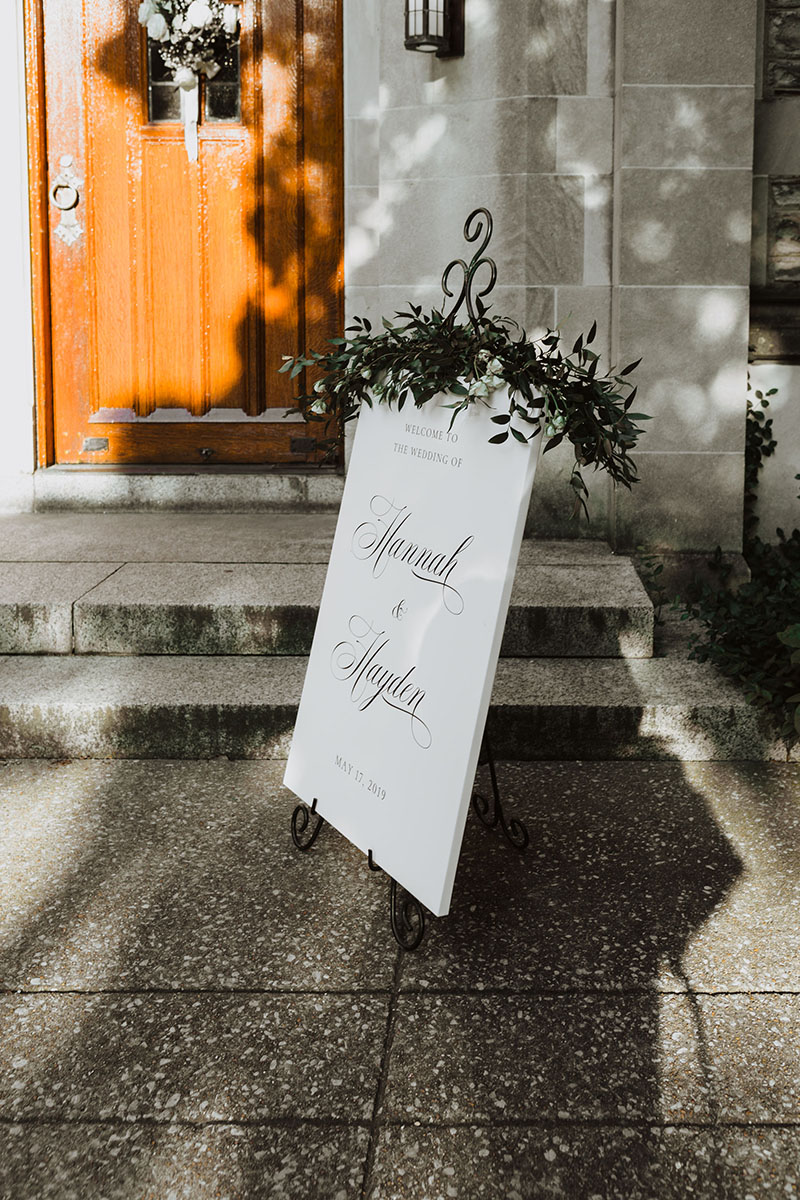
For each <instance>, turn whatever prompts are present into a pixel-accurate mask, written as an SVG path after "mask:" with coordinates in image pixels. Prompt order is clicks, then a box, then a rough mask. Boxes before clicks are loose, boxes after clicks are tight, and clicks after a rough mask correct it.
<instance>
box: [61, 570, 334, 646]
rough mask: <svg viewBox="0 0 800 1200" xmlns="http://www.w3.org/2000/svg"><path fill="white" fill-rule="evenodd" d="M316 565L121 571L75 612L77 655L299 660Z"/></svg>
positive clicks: (316, 596)
mask: <svg viewBox="0 0 800 1200" xmlns="http://www.w3.org/2000/svg"><path fill="white" fill-rule="evenodd" d="M325 571H326V568H325V567H324V566H322V565H320V566H312V565H306V564H303V565H295V564H287V563H283V564H280V565H277V564H276V565H262V564H245V563H237V564H235V565H234V564H228V565H227V566H226V565H224V564H213V563H179V564H172V563H163V564H147V565H142V564H136V565H135V566H132V565H128V566H124V567H122V569H121V570H120V571H118V572H117V573H116V575H115V576H113V577H112V579H110V580H108V581H107V583H106V585H105V586H103V585H101V586H99V587H96V588H93V589H92V590H91V591H89V592H87V594H86V595H85V596H84V597H83V599H82V600H81V601H79V602H78V603H77V604H76V606H75V652H76V653H77V654H307V653H308V652H309V650H310V649H311V639H312V637H313V635H314V626H315V624H316V620H317V613H318V611H319V602H320V597H321V596H322V586H323V583H324V581H325Z"/></svg>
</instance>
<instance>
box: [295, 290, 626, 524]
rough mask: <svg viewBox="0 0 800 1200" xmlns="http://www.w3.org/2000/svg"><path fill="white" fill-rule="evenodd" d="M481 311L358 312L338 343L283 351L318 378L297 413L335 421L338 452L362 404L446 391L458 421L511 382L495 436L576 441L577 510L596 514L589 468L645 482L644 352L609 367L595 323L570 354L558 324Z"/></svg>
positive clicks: (412, 400)
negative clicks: (528, 328) (602, 366)
mask: <svg viewBox="0 0 800 1200" xmlns="http://www.w3.org/2000/svg"><path fill="white" fill-rule="evenodd" d="M479 311H480V321H479V323H478V324H477V326H473V325H456V324H453V323H452V322H451V321H449V320H448V319H447V318H446V317H444V316H443V315H442V313H441V312H438V311H437V310H435V309H434V310H433V311H432V312H430V313H424V312H423V311H422V309H421V308H420V307H419V306H417V305H414V304H412V305H410V306H409V311H408V312H398V313H396V314H395V315H396V317H397V318H398V319H399V321H400V324H392V323H391V322H390V321H388V320H386V319H385V318H384V319H383V330H382V332H380V333H377V334H373V332H372V326H371V324H370V322H369V321H368V320H367V319H366V318H363V317H356V318H355V320H354V322H353V324H352V325H351V326H349V327H348V329H346V330H345V334H346V335H350V336H345V337H339V338H331V341H330V344H331V346H332V347H333V348H332V349H330V350H327V351H325V352H319V351H315V350H311V351H309V352H308V353H307V354H306V355H303V356H300V357H295V358H292V357H290V356H288V355H286V356H285V361H284V364H283V366H282V367H281V368H280V370H281V371H288V372H289V373H290V375H291V377H292V378H296V377H297V376H298V375H299V374H300V373H301V371H303V370H305V369H306V368H313V373H314V376H315V377H316V382H315V383H314V384H313V387H312V388H311V390H310V391H308V392H305V393H304V394H302V395H299V396H298V397H297V405H298V407H297V409H295V410H293V411H296V412H300V413H301V414H302V416H303V417H304V418H305V419H306V420H308V421H323V422H329V421H330V420H331V419H333V420H334V421H335V423H336V425H335V428H336V432H335V435H334V436H333V437H329V438H327V439H323V442H324V443H325V444H326V445H327V448H328V449H329V450H330V451H331V452H333V451H334V450H335V447H336V446H337V445H338V442H339V439H340V438H341V436H342V433H343V430H344V426H345V425H346V423H347V422H348V421H350V420H352V419H353V418H355V417H357V416H358V413H359V410H360V408H361V405H362V404H367V405H369V406H372V404H374V403H376V402H378V403H383V404H396V405H397V407H398V409H402V408H403V406H404V405H405V404H413V405H415V406H416V407H417V408H421V407H422V406H423V405H424V404H426V403H427V402H428V401H430V400H432V399H433V397H434V396H437V395H439V394H440V393H443V392H447V393H449V394H450V395H452V397H453V400H452V402H451V403H450V404H449V405H448V406H447V407H449V408H452V410H453V420H455V418H456V417H457V416H458V414H459V413H460V412H463V411H464V409H466V408H467V407H468V406H469V405H471V404H477V403H484V404H488V401H489V397H490V396H492V395H493V394H494V393H495V392H497V390H498V389H500V388H502V387H505V388H506V390H507V395H508V407H507V409H504V411H502V412H498V413H496V414H495V415H494V416H492V418H491V420H492V421H493V422H494V423H495V424H496V425H497V426H499V427H500V428H499V430H498V432H497V433H496V434H495V435H494V436H493V437H491V438H489V441H490V442H495V443H501V442H505V441H506V440H507V439H508V437H509V436H511V437H513V438H515V439H516V440H517V441H519V442H529V441H531V440H532V439H533V438H535V437H537V436H538V435H539V433H540V432H543V434H544V436H545V437H546V438H547V439H548V443H547V445H546V446H545V451H548V450H552V449H554V448H555V447H556V446H557V445H559V444H560V443H561V442H562V441H564V440H565V439H566V440H567V441H569V442H571V443H572V447H573V450H574V454H575V463H574V465H573V469H572V473H571V477H570V485H571V487H572V489H573V491H574V497H575V503H574V514H577V513H578V512H579V511H580V509H581V507H583V509H584V511H585V512H586V513H587V516H588V509H587V508H586V497H587V496H588V488H587V487H586V484H585V482H584V480H583V477H582V475H581V469H582V468H585V467H589V466H591V467H592V468H593V469H594V470H598V469H601V470H605V471H607V472H608V473H609V475H610V476H611V478H612V479H613V480H614V481H615V482H616V483H620V484H622V485H623V487H626V488H628V489H630V488H631V486H632V485H633V484H634V483H636V482H638V476H637V474H636V464H635V463H634V461H633V459H632V458H631V451H632V450H633V448H634V447H635V445H636V443H637V440H638V438H639V436H640V435H641V433H642V430H641V429H640V428H639V427H638V425H636V424H635V422H636V421H645V420H649V418H648V417H647V415H646V414H645V413H635V412H631V411H630V409H631V405H632V404H633V401H634V398H635V396H636V388H635V387H634V386H633V384H632V383H631V382H630V381H629V380H628V379H627V378H626V376H628V375H630V374H631V372H632V371H634V370H635V368H636V367H637V366H638V365H639V362H640V361H641V360H640V359H639V360H637V361H636V362H633V363H630V364H629V365H628V366H626V367H625V368H623V370H621V371H620V372H619V373H617V374H613V373H612V374H608V375H602V374H600V372H599V370H598V367H599V356H598V355H597V354H596V353H595V352H594V351H593V350H591V349H590V346H591V343H592V342H593V341H594V338H595V334H596V332H597V323H596V322H595V323H594V324H593V325H592V328H591V329H590V331H589V333H588V334H587V335H586V336H585V337H584V336H583V335H581V336H580V337H579V338H578V339H577V340H576V342H575V344H574V345H573V347H572V350H571V352H570V353H569V354H568V355H565V354H564V353H563V352H562V350H561V348H560V346H561V334H560V333H559V332H558V331H557V330H551V331H548V333H547V334H546V336H545V337H543V338H541V339H540V340H538V341H533V340H531V339H529V338H528V336H527V334H526V333H525V331H524V330H523V329H521V328H520V326H519V325H517V323H516V322H515V321H511V320H509V319H508V318H505V317H492V318H490V317H488V316H487V310H486V309H485V308H484V307H483V306H482V305H481V306H480V310H479Z"/></svg>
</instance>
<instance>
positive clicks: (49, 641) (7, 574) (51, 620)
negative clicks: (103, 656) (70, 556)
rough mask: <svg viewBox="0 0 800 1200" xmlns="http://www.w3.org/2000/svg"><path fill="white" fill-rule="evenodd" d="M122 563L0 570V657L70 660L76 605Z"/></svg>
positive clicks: (12, 564)
mask: <svg viewBox="0 0 800 1200" xmlns="http://www.w3.org/2000/svg"><path fill="white" fill-rule="evenodd" d="M119 565H120V564H119V563H112V562H106V563H99V562H91V563H78V562H68V563H64V562H60V563H56V562H38V563H36V562H27V563H26V562H6V563H3V564H2V565H0V653H1V654H70V653H71V652H72V613H73V606H74V605H75V603H76V602H77V601H78V600H79V599H80V597H81V596H83V595H84V594H85V593H86V592H88V591H89V590H90V589H91V588H93V587H94V586H95V585H96V584H97V583H99V582H100V581H101V580H102V579H105V578H106V576H108V575H109V574H111V573H112V572H114V571H116V570H117V568H118V567H119Z"/></svg>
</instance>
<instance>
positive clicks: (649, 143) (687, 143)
mask: <svg viewBox="0 0 800 1200" xmlns="http://www.w3.org/2000/svg"><path fill="white" fill-rule="evenodd" d="M773 107H774V106H773ZM752 161H753V93H752V91H751V90H750V89H749V88H745V87H729V88H724V87H680V86H670V87H657V86H653V87H624V88H623V89H622V166H624V167H659V168H665V167H680V168H688V169H701V168H714V167H740V168H742V169H746V170H749V169H750V165H751V163H752Z"/></svg>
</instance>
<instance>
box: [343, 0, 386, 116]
mask: <svg viewBox="0 0 800 1200" xmlns="http://www.w3.org/2000/svg"><path fill="white" fill-rule="evenodd" d="M343 9H344V39H343V48H344V112H345V117H355V118H359V117H366V118H368V119H369V118H373V119H374V118H375V117H377V115H378V92H379V88H380V53H379V47H380V38H379V28H380V25H381V17H380V11H379V6H378V5H377V4H376V3H375V0H347V3H346V4H344V5H343Z"/></svg>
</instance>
